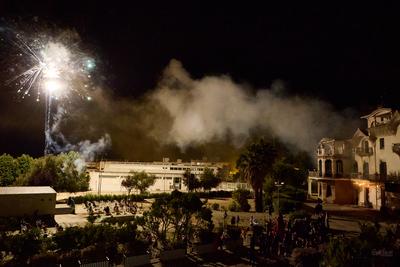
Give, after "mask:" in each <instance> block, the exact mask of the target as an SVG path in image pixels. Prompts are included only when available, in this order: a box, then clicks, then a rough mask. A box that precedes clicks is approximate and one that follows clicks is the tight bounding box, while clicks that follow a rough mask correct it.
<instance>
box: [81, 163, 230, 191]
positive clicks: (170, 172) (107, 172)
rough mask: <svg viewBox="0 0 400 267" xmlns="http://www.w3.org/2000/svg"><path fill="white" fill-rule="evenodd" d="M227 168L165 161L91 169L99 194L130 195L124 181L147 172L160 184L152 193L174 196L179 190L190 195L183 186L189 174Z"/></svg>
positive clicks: (92, 183) (98, 165) (93, 166)
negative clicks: (164, 193) (171, 193)
mask: <svg viewBox="0 0 400 267" xmlns="http://www.w3.org/2000/svg"><path fill="white" fill-rule="evenodd" d="M90 166H91V167H90ZM223 166H224V164H223V163H208V162H200V161H192V162H182V161H180V160H178V161H177V162H169V160H168V159H164V161H163V162H123V161H100V162H98V163H96V164H90V165H89V168H88V171H89V176H90V190H92V191H95V192H98V193H116V192H127V191H126V189H125V188H124V187H122V186H121V182H122V180H123V179H124V178H125V177H127V176H128V175H130V173H131V172H141V171H144V172H146V173H148V174H150V175H154V176H156V182H155V183H154V185H153V186H151V187H150V188H149V191H151V192H170V191H173V190H175V189H178V190H181V191H187V187H186V186H185V185H184V184H183V174H184V173H185V171H186V170H190V172H191V173H193V174H195V175H196V176H200V175H201V174H202V173H203V171H204V169H205V168H208V169H211V170H213V172H214V174H217V171H218V169H219V168H222V167H223Z"/></svg>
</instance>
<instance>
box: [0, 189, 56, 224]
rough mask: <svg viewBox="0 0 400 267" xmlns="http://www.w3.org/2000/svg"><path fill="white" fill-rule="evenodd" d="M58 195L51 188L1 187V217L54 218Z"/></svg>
mask: <svg viewBox="0 0 400 267" xmlns="http://www.w3.org/2000/svg"><path fill="white" fill-rule="evenodd" d="M56 195H57V193H56V191H54V189H53V188H51V187H50V186H8V187H0V217H9V216H11V217H13V216H16V217H23V216H33V215H52V216H53V215H54V214H55V213H56Z"/></svg>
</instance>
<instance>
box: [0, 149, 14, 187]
mask: <svg viewBox="0 0 400 267" xmlns="http://www.w3.org/2000/svg"><path fill="white" fill-rule="evenodd" d="M15 177H16V164H15V160H14V158H13V157H12V156H10V155H8V154H3V155H1V156H0V186H8V185H11V184H12V183H13V182H14V181H15Z"/></svg>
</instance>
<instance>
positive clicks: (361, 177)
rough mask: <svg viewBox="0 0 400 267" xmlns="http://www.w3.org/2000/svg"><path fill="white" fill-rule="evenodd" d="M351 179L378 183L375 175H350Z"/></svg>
mask: <svg viewBox="0 0 400 267" xmlns="http://www.w3.org/2000/svg"><path fill="white" fill-rule="evenodd" d="M351 179H361V180H368V181H378V180H379V176H377V175H375V174H362V173H352V174H351Z"/></svg>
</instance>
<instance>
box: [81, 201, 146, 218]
mask: <svg viewBox="0 0 400 267" xmlns="http://www.w3.org/2000/svg"><path fill="white" fill-rule="evenodd" d="M110 207H112V210H111V208H110ZM85 208H86V210H87V211H88V214H89V215H94V214H95V213H97V214H100V213H104V214H105V215H106V216H111V215H113V214H114V215H120V214H136V213H137V212H138V210H139V209H140V207H138V205H137V203H135V202H133V201H130V200H121V201H115V202H111V203H109V202H106V203H97V204H96V202H95V201H86V202H85Z"/></svg>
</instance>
